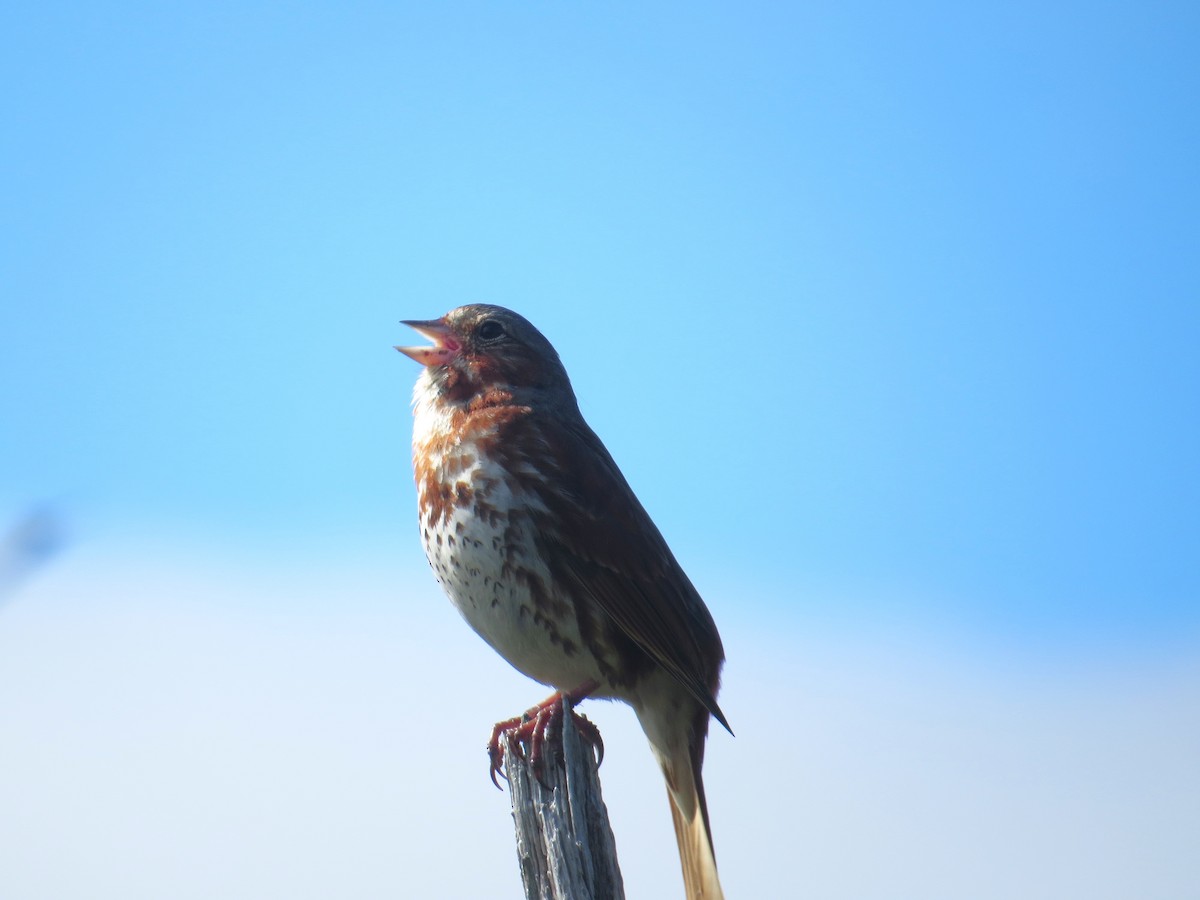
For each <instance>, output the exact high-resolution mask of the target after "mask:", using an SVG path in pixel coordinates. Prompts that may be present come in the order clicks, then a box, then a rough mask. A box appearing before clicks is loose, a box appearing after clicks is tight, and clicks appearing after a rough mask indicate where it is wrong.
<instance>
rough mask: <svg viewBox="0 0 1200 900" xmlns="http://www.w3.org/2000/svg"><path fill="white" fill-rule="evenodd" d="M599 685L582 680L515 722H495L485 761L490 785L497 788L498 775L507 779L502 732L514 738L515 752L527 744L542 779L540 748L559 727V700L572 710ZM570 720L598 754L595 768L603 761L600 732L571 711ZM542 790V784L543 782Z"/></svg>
mask: <svg viewBox="0 0 1200 900" xmlns="http://www.w3.org/2000/svg"><path fill="white" fill-rule="evenodd" d="M597 687H599V685H598V684H597V683H596V682H595V681H591V680H589V681H585V682H584V683H583V684H581V685H580V686H579V687H577V688H575V689H574V690H571V691H555V692H554V693H553V694H551V695H550V696H549V697H547V698H546V699H545V700H543V701H542V702H541V703H539V704H538V705H537V706H532V707H530V708H529V709H527V710H525V712H524V713H523V714H521V715H520V716H517V717H516V718H514V719H506V720H505V721H503V722H497V723H496V727H494V728H493V729H492V737H491V740H489V741H488V758H489V760H490V762H491V768H490V771H489V774H490V775H491V778H492V784H494V785H496V787H497V788H499V787H500V782H498V781H497V780H496V776H497V775H500V776H501V777H502V778H505V779H507V777H508V776H506V775H505V774H504V772H503V771H501V770H502V768H503V765H504V759H503V756H502V754H501V752H500V738H501V736H502V735H504V734H505V733H511V734H512V736H513V737H514V738H516V741H517V743H516V745H515V748H516V751H517V753H521V752H522V750H521V744H522V743H527V744H528V745H529V764H530V767H531V768H532V769H533V772H534V774H535V775H537V776H538V780H539V781H540V780H541V776H540V772H541V765H542V745H543V744H544V743H545V741H546V737H547V735H548V734H549V733H550V729H551V728H552V727H555V726H558V727H561V726H562V721H561V720H562V706H561V704H562V701H563V700H566V701H567V706H568V707H573V706H574V705H575V704H576V703H579V702H580V701H581V700H583V699H584V698H585V697H587V696H588V695H589V694H591V693H592V691H594V690H596V688H597ZM571 718H572V720H573V721H574V723H575V727H576V728H578V729H579V733H580V734H581V735H582V736H583V737H584V739H585V740H586V741H587V742H588V743H589V744H591V745H592V747H593V748H594V749H595V750H596V752H597V765H599V763H600V762H602V761H603V760H604V741H603V740H601V738H600V730H599V729H598V728H596V726H595V725H594V724H593V723H592V722H589V721H588V720H587V718H586V717H584V716H581V715H580V714H579V713H577V712H575V711H574V709H572V710H571ZM542 786H543V787H545V786H546V785H545V783H544V782H543V785H542Z"/></svg>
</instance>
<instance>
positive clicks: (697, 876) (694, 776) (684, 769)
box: [655, 710, 725, 900]
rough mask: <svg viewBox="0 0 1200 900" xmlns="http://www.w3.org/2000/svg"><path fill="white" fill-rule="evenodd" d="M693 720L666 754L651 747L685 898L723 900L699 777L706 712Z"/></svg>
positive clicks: (689, 899)
mask: <svg viewBox="0 0 1200 900" xmlns="http://www.w3.org/2000/svg"><path fill="white" fill-rule="evenodd" d="M696 718H697V720H698V721H697V722H696V723H695V726H694V727H693V730H692V731H691V733H690V734H689V735H688V740H687V741H686V742H683V741H680V742H677V743H674V745H673V747H672V752H671V753H670V754H669V755H668V754H665V753H662V752H660V750H659V749H658V748H655V755H656V756H658V761H659V764H660V765H661V766H662V772H663V777H664V778H666V780H667V796H668V798H669V799H670V801H671V821H672V823H673V824H674V825H675V840H676V842H677V843H678V844H679V862H680V865H681V866H682V867H683V884H684V887H685V888H686V890H687V898H688V900H724V897H725V894H724V893H723V892H722V890H721V882H720V880H719V879H718V878H717V860H716V857H715V856H714V855H713V845H712V829H711V828H710V827H709V824H708V802H707V801H706V800H705V798H704V780H703V779H702V778H701V777H700V768H701V766H702V764H703V762H704V737H705V734H704V732H705V731H707V730H708V729H707V725H708V712H707V710H701V711H700V714H699V715H698V716H697V717H696ZM701 729H703V730H701ZM697 732H699V733H697Z"/></svg>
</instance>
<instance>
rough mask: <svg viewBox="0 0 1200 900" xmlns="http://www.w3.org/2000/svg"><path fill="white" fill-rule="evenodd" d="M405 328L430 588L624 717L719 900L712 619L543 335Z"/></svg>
mask: <svg viewBox="0 0 1200 900" xmlns="http://www.w3.org/2000/svg"><path fill="white" fill-rule="evenodd" d="M403 324H405V325H408V326H410V327H411V328H413V329H415V330H416V331H417V332H418V333H420V334H421V335H423V336H424V337H425V338H427V339H429V340H430V341H432V346H425V347H397V348H396V349H397V350H399V351H400V352H401V353H403V354H405V355H406V356H408V357H411V358H412V359H414V360H415V361H417V362H418V363H420V364H421V365H422V366H424V369H423V370H422V372H421V374H420V376H419V377H418V379H417V384H416V388H415V390H414V392H413V472H414V476H415V479H416V484H417V497H418V513H419V517H420V530H421V540H422V542H423V544H424V547H425V553H426V556H427V557H428V558H429V564H430V566H431V567H432V568H433V570H434V572H435V574H436V575H437V579H438V581H439V582H441V585H442V587H443V589H444V590H445V592H446V594H447V595H448V596H449V597H450V600H451V602H452V603H453V604H454V606H455V607H457V609H458V611H459V612H460V613H461V614H462V616H463V618H464V619H466V620H467V623H468V624H469V625H470V626H471V627H472V628H473V629H474V630H475V631H476V632H477V633H478V634H479V635H480V637H482V638H483V639H484V640H485V641H487V642H488V643H489V644H490V645H491V646H492V648H493V649H495V650H496V652H497V653H499V654H500V655H501V656H502V657H504V659H506V660H508V662H509V663H510V664H512V665H513V666H514V667H515V668H516V669H517V670H519V671H520V672H523V673H524V674H525V675H527V676H529V677H530V678H532V679H534V680H536V681H540V682H541V683H543V684H546V685H549V686H551V687H553V688H555V689H557V690H559V691H562V692H566V693H568V694H569V695H570V696H571V697H572V698H573V699H579V698H581V697H583V696H589V695H590V696H594V697H603V698H610V699H617V700H622V701H624V702H625V703H628V704H629V705H630V706H632V707H633V709H634V711H635V712H636V713H637V717H638V721H639V722H640V723H641V725H642V729H643V730H644V731H645V733H646V737H647V738H648V739H649V741H650V746H651V748H652V750H653V752H654V756H655V757H656V758H657V760H658V763H659V765H660V766H661V768H662V772H663V775H664V777H665V778H666V782H667V793H668V795H669V797H670V801H671V817H672V820H673V822H674V825H675V836H676V839H677V841H678V843H679V855H680V862H681V865H682V868H683V880H684V885H685V887H686V890H687V896H688V897H689V898H706V900H712V898H720V897H722V896H723V894H722V892H721V885H720V881H719V880H718V878H717V865H716V860H715V858H714V856H713V846H712V831H711V828H710V826H709V819H708V807H707V804H706V802H705V797H704V782H703V781H702V779H701V775H700V770H701V766H702V764H703V761H704V743H705V740H706V738H707V735H708V723H709V717H710V716H711V717H713V718H715V719H716V720H717V721H718V722H720V723H721V725H722V726H724V727H725V728H726V730H729V723H728V722H727V721H726V719H725V716H724V714H723V713H722V712H721V708H720V707H719V706H718V705H717V690H718V687H719V683H720V672H721V665H722V663H723V662H724V659H725V652H724V649H723V648H722V646H721V637H720V635H719V634H718V633H717V626H716V624H715V623H714V622H713V619H712V616H711V615H710V614H709V611H708V608H707V607H706V606H705V605H704V601H703V600H702V599H701V598H700V595H699V593H697V591H696V589H695V587H693V586H692V582H691V581H690V580H689V579H688V577H687V575H686V574H684V571H683V569H682V568H681V567H680V565H679V563H678V562H677V561H676V560H675V557H674V555H673V554H672V553H671V550H670V548H668V547H667V543H666V541H665V540H663V536H662V535H661V534H660V533H659V531H658V529H657V528H656V527H655V525H654V523H653V522H652V521H651V519H650V516H649V515H647V513H646V511H645V509H643V508H642V505H641V503H640V502H638V499H637V497H636V496H634V493H633V491H632V490H631V489H630V487H629V484H628V483H627V482H626V481H625V478H624V476H623V475H622V474H621V471H620V470H619V469H618V468H617V464H616V463H615V462H613V459H612V457H611V456H610V455H609V453H608V450H606V449H605V447H604V444H602V443H601V442H600V438H598V437H597V436H596V434H595V432H593V431H592V429H591V428H589V427H588V425H587V423H586V422H585V421H584V420H583V416H582V414H581V413H580V411H579V405H578V403H577V402H576V399H575V392H574V390H573V389H572V387H571V381H570V379H569V378H568V377H567V372H566V369H564V368H563V365H562V362H561V361H560V360H559V357H558V353H556V352H555V350H554V348H553V347H552V346H551V344H550V342H549V341H548V340H546V338H545V337H543V336H542V334H541V332H539V331H538V330H537V329H536V328H535V327H534V326H533V325H531V324H530V323H529V322H528V321H527V320H526V319H524V318H522V317H521V316H519V315H518V314H517V313H515V312H512V311H511V310H508V309H504V308H502V307H499V306H488V305H483V304H474V305H470V306H461V307H459V308H458V309H455V310H452V311H451V312H448V313H446V315H444V316H442V317H441V318H440V319H432V320H429V321H407V322H404V323H403ZM554 699H555V698H551V700H554ZM549 702H550V701H547V703H549ZM730 733H732V732H730ZM493 765H495V763H493Z"/></svg>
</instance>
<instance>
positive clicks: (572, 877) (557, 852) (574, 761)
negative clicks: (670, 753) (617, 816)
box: [501, 699, 625, 900]
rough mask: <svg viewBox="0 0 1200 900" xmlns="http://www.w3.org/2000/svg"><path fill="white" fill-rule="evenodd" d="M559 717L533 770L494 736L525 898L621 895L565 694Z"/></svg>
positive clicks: (590, 761)
mask: <svg viewBox="0 0 1200 900" xmlns="http://www.w3.org/2000/svg"><path fill="white" fill-rule="evenodd" d="M561 721H562V723H563V725H562V727H561V728H554V729H551V732H550V734H549V735H547V737H546V740H545V743H544V744H543V746H542V760H541V764H540V766H539V769H540V772H535V771H534V770H533V767H532V766H531V765H530V762H529V759H528V757H529V754H527V753H526V754H522V753H520V752H519V749H518V748H517V746H516V744H515V743H514V740H513V737H512V736H511V735H510V734H505V735H504V736H503V739H502V742H501V751H502V753H503V757H504V772H505V773H506V774H507V776H508V790H509V797H510V799H511V800H512V810H513V824H514V826H515V828H516V835H517V859H518V861H519V863H520V866H521V881H522V882H523V883H524V886H525V897H526V900H624V898H625V889H624V887H623V885H622V883H621V870H620V868H619V867H618V865H617V845H616V841H615V840H614V838H613V833H612V828H611V827H610V826H609V824H608V810H607V809H606V808H605V806H604V800H603V798H602V797H601V796H600V777H599V774H598V772H597V764H596V757H595V754H594V752H593V751H592V748H591V746H590V744H589V743H587V742H586V741H584V740H583V739H581V738H580V736H579V731H578V729H577V728H576V725H575V720H574V717H573V716H572V715H571V707H570V705H569V704H568V703H567V701H566V700H565V699H564V700H562V718H561ZM539 775H540V779H539ZM543 782H544V783H543Z"/></svg>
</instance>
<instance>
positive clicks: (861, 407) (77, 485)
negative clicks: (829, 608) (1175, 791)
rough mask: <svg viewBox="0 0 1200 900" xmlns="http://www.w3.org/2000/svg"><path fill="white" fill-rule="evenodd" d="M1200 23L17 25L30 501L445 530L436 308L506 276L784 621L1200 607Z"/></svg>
mask: <svg viewBox="0 0 1200 900" xmlns="http://www.w3.org/2000/svg"><path fill="white" fill-rule="evenodd" d="M1196 19H1197V16H1196V13H1195V11H1194V10H1192V9H1191V8H1190V7H1188V6H1187V5H1185V4H1179V5H1169V4H1168V5H1159V6H1157V7H1156V8H1154V9H1143V8H1140V7H1135V6H1133V5H1125V6H1122V5H1110V6H1108V7H1105V8H1104V9H1103V10H1097V9H1093V8H1091V7H1085V6H1083V5H1060V6H1056V7H1053V8H1050V9H1047V8H1045V7H1044V5H1038V6H1036V7H1035V6H1034V5H1025V6H1022V5H1013V4H1007V5H1004V6H999V5H997V6H995V7H987V6H985V7H974V8H972V9H971V10H965V9H960V8H958V7H956V6H955V5H954V4H926V5H921V6H918V7H915V8H912V7H906V8H905V9H903V10H893V9H890V8H888V7H887V6H886V5H873V4H849V5H847V4H837V5H826V6H821V5H817V6H809V7H806V8H805V9H803V10H795V9H787V8H785V7H783V6H780V7H778V8H775V7H771V6H751V7H744V6H738V7H737V8H733V7H725V6H721V5H711V4H688V5H687V6H686V7H682V6H681V7H663V6H654V7H652V8H648V9H634V8H627V9H621V10H614V9H601V8H590V7H585V8H575V7H569V6H562V5H553V4H532V5H522V6H520V7H499V6H490V5H478V6H472V5H461V6H439V7H437V8H434V7H433V6H432V5H430V6H428V7H426V6H423V5H394V4H381V5H378V6H370V5H357V6H353V7H350V8H347V7H344V6H334V5H327V6H326V5H321V4H305V5H297V6H294V7H290V8H285V7H271V6H267V5H259V4H250V5H242V4H239V5H229V6H220V5H216V6H214V5H210V4H183V5H173V6H172V7H171V8H169V9H168V8H162V7H159V6H157V5H154V4H146V5H136V4H130V5H128V6H124V7H107V8H103V9H101V8H99V7H97V8H91V7H87V6H83V5H81V6H77V7H73V6H71V5H66V6H63V5H54V4H50V5H45V6H42V5H39V6H38V7H36V8H33V7H29V8H24V9H21V8H17V7H10V8H8V9H7V10H6V12H5V13H4V20H5V21H4V23H3V24H4V27H3V33H4V35H5V37H4V38H3V39H2V40H3V41H4V42H5V46H4V53H3V54H2V57H3V62H0V66H2V67H3V72H2V73H0V74H3V77H4V82H5V83H6V84H7V85H8V86H9V87H8V88H7V89H6V90H5V92H4V100H3V103H4V109H3V114H4V118H5V121H6V122H7V123H8V126H7V127H6V129H5V136H4V137H3V139H2V143H0V160H2V161H3V172H4V175H3V178H4V196H5V198H6V200H5V202H4V204H3V214H2V215H3V219H2V220H0V229H2V234H3V242H2V247H0V253H2V254H3V258H2V264H3V271H4V295H5V301H4V307H3V310H4V311H3V317H4V318H3V332H4V336H5V352H4V354H3V355H2V357H0V367H2V371H0V377H3V379H4V382H5V383H6V384H9V385H12V386H14V387H15V388H16V389H15V390H14V389H10V390H8V391H5V392H4V394H3V396H2V398H0V403H2V404H3V407H2V409H0V413H2V418H3V421H4V422H5V423H6V430H7V431H8V433H9V434H10V435H11V438H10V439H8V440H5V441H4V442H3V444H2V445H0V468H2V471H3V472H4V483H3V485H2V486H0V490H2V491H3V499H4V501H5V502H6V504H7V505H8V507H9V508H10V509H12V510H14V513H13V514H14V515H15V514H16V511H19V510H20V509H21V508H22V507H23V506H24V505H26V504H30V503H36V502H39V501H42V500H44V499H47V498H49V499H52V500H54V499H58V498H64V505H65V507H66V511H67V512H68V513H70V514H73V515H77V516H83V517H84V518H85V519H87V520H88V521H89V522H91V521H93V520H94V521H95V522H96V523H98V524H97V527H100V528H102V527H104V525H105V524H106V523H109V522H113V521H118V520H119V521H122V522H137V523H154V524H153V527H155V528H158V527H162V526H163V525H165V524H167V523H175V524H179V523H183V524H185V525H187V526H189V527H195V528H197V529H199V530H201V531H205V530H208V531H212V532H214V533H217V534H231V533H235V534H234V540H235V542H236V543H239V544H244V545H248V546H249V545H253V543H254V542H255V541H256V540H259V539H267V540H273V539H275V538H276V537H278V536H279V534H280V533H281V532H292V533H293V535H294V536H295V537H296V539H303V536H304V535H306V534H307V535H315V534H317V533H318V532H320V533H321V534H322V536H323V537H324V538H331V537H333V536H336V535H349V536H354V535H355V533H356V532H357V533H360V534H361V535H379V534H382V533H383V532H384V531H391V532H393V533H394V534H395V535H396V537H397V538H398V540H400V541H403V542H404V543H406V544H407V543H411V534H410V533H408V531H407V530H406V529H405V528H404V524H403V523H404V521H405V520H406V518H407V517H408V515H409V507H410V506H411V501H412V494H411V488H410V486H409V478H408V474H407V471H406V467H405V458H406V453H407V450H406V447H407V440H408V436H409V430H408V429H409V426H408V421H407V413H406V403H407V397H408V391H409V386H410V383H411V381H412V380H413V377H414V375H415V372H414V371H413V367H412V366H411V364H409V363H408V362H407V361H406V360H404V359H402V358H398V357H396V356H395V354H393V353H392V352H391V351H390V350H389V346H390V345H391V344H392V343H396V342H398V341H403V340H407V339H408V338H407V336H406V335H405V333H404V331H405V330H404V329H402V328H401V327H400V326H398V325H397V320H398V319H401V318H410V317H428V316H432V315H435V314H439V313H441V312H443V311H445V310H446V309H448V308H450V307H452V306H455V305H458V304H459V303H462V302H471V301H488V302H496V303H500V304H505V305H509V306H512V307H514V308H516V309H518V310H519V311H521V312H523V313H524V314H525V315H526V316H527V317H529V318H530V319H532V320H533V321H534V322H535V323H537V324H538V325H539V326H540V327H541V328H542V329H543V331H545V332H546V333H547V334H548V335H549V336H550V337H551V339H552V340H553V341H554V342H555V343H556V345H557V346H558V348H559V350H560V352H561V353H562V355H563V356H564V358H565V360H566V362H567V365H568V369H569V371H570V372H571V373H572V376H573V378H574V380H575V382H576V387H577V390H578V393H579V394H580V396H581V398H582V403H583V406H584V408H585V411H586V413H587V414H588V415H589V416H590V418H591V420H592V422H593V424H594V426H595V427H596V429H597V430H598V431H599V432H600V433H601V435H602V436H603V437H604V438H605V440H606V441H607V442H608V443H609V444H610V446H611V448H612V449H613V451H614V453H615V455H616V456H617V458H618V461H619V462H621V463H622V465H623V466H624V468H625V469H626V471H627V474H628V476H629V478H630V480H631V481H632V482H633V484H634V485H635V487H636V488H637V489H638V490H639V491H640V493H641V494H642V495H643V498H644V500H645V502H646V503H647V505H648V506H649V508H650V509H651V510H652V511H653V512H654V514H655V515H656V517H657V518H658V519H659V521H660V525H661V526H662V527H663V529H664V531H666V533H667V534H668V536H669V537H670V538H671V539H672V541H673V543H675V544H676V545H677V547H678V549H679V552H680V554H681V555H685V556H690V557H691V558H692V559H695V560H703V561H704V562H705V564H709V563H711V564H712V565H714V566H716V567H721V566H727V567H728V568H729V570H730V571H731V572H734V573H743V574H747V575H749V576H751V577H753V578H755V579H756V580H758V581H761V583H762V584H763V586H764V587H765V588H766V590H765V591H764V592H763V594H762V595H760V596H759V597H757V598H756V600H755V601H754V603H755V604H756V605H757V606H758V609H757V610H756V612H761V613H762V614H768V613H770V614H774V613H775V610H777V609H778V608H779V607H785V608H788V609H793V608H797V607H803V606H804V605H805V604H806V603H808V602H813V601H810V599H806V598H805V597H804V596H802V595H801V593H799V592H797V593H793V592H792V591H791V590H790V589H789V586H794V585H803V584H804V583H806V582H807V581H810V580H811V581H813V582H819V583H828V582H833V583H836V584H841V583H844V582H854V583H856V584H863V585H866V586H868V587H869V588H870V589H871V590H872V591H874V592H876V593H886V592H888V591H890V590H893V589H896V588H898V587H903V589H904V593H905V595H906V596H909V597H911V596H913V595H917V596H926V597H932V596H939V597H943V598H945V599H944V600H942V601H939V605H940V606H943V607H944V606H946V605H948V606H949V607H954V608H953V609H949V610H948V611H949V612H950V613H952V614H954V613H957V612H964V611H965V612H966V613H967V617H968V618H972V619H973V618H975V617H977V616H978V617H980V623H981V624H982V626H983V627H984V628H985V629H990V628H1000V629H1008V628H1010V627H1011V628H1015V629H1016V630H1017V631H1025V632H1030V633H1039V632H1042V631H1043V630H1045V629H1049V630H1050V631H1062V632H1089V631H1092V630H1097V631H1101V632H1106V633H1107V632H1111V631H1113V630H1114V629H1115V630H1117V631H1120V632H1124V631H1128V630H1133V631H1143V630H1146V629H1149V630H1152V631H1153V630H1157V629H1165V630H1167V631H1172V630H1174V629H1175V628H1177V627H1178V626H1181V625H1186V626H1189V627H1194V626H1195V625H1196V624H1197V622H1200V607H1198V605H1197V603H1196V602H1195V601H1196V598H1197V596H1198V595H1200V562H1198V561H1197V558H1198V557H1200V554H1197V553H1196V552H1195V548H1196V546H1197V543H1198V542H1197V538H1198V536H1200V521H1198V520H1200V512H1197V511H1198V510H1200V467H1197V466H1196V465H1195V463H1194V461H1195V460H1196V459H1197V458H1200V425H1198V420H1200V418H1198V417H1197V415H1196V400H1197V388H1198V386H1200V362H1198V359H1200V354H1197V353H1196V352H1195V347H1196V345H1197V341H1198V339H1200V302H1198V298H1200V264H1197V262H1196V259H1195V253H1194V252H1193V251H1194V247H1195V244H1196V237H1197V231H1198V229H1197V222H1196V212H1195V211H1196V209H1197V208H1198V207H1200V204H1198V203H1197V199H1198V198H1197V187H1196V180H1195V178H1194V177H1193V176H1194V160H1195V151H1196V149H1197V146H1198V142H1197V137H1198V134H1197V119H1198V115H1197V112H1196V110H1195V104H1194V103H1191V102H1190V99H1191V86H1192V85H1194V83H1195V75H1196V65H1195V62H1194V60H1193V59H1192V58H1191V54H1190V51H1189V49H1188V48H1189V47H1190V46H1191V39H1192V38H1193V37H1194V36H1195V34H1196V28H1195V26H1196V24H1197V22H1196ZM288 539H290V538H288ZM285 542H286V539H285ZM943 611H947V610H944V609H943Z"/></svg>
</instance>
